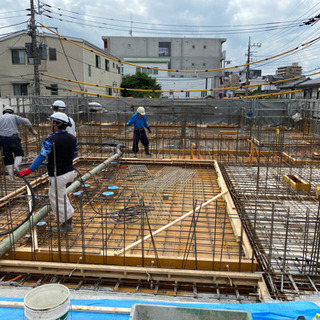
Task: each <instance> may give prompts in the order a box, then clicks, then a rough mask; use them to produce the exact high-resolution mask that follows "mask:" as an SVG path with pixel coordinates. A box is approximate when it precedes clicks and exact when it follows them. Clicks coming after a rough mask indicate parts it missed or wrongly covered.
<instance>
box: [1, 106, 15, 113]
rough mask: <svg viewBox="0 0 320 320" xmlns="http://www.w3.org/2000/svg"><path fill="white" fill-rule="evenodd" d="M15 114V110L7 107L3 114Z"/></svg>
mask: <svg viewBox="0 0 320 320" xmlns="http://www.w3.org/2000/svg"><path fill="white" fill-rule="evenodd" d="M13 112H14V110H13V108H12V107H10V106H5V107H4V108H3V113H13Z"/></svg>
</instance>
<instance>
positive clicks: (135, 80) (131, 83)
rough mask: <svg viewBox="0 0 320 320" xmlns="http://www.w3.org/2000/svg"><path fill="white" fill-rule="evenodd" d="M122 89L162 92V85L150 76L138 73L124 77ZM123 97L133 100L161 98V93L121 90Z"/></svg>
mask: <svg viewBox="0 0 320 320" xmlns="http://www.w3.org/2000/svg"><path fill="white" fill-rule="evenodd" d="M121 88H125V89H145V90H161V85H160V84H158V83H157V80H156V79H154V78H152V77H150V76H148V75H147V74H146V73H142V72H137V73H136V74H133V75H126V76H123V77H122V82H121ZM121 95H122V96H123V97H133V98H144V97H151V98H159V97H160V96H161V92H145V91H131V90H121Z"/></svg>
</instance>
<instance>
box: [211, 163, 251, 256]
mask: <svg viewBox="0 0 320 320" xmlns="http://www.w3.org/2000/svg"><path fill="white" fill-rule="evenodd" d="M214 167H215V169H216V172H217V175H218V183H219V186H220V188H221V191H222V192H224V199H225V201H226V203H227V210H228V213H229V214H230V216H229V218H230V221H231V225H232V227H233V230H234V234H235V236H236V239H237V240H238V241H240V236H241V234H242V247H243V250H244V254H245V256H246V258H247V259H250V258H251V257H252V248H251V244H250V241H249V238H248V236H247V234H246V233H245V231H244V230H243V232H242V233H241V229H242V223H241V221H240V219H239V215H238V211H237V209H236V206H235V204H234V202H233V200H232V197H231V195H230V192H229V189H228V187H227V184H226V182H225V181H224V179H223V175H222V173H221V170H220V168H219V165H218V162H217V161H215V162H214Z"/></svg>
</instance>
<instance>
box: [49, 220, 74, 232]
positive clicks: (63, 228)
mask: <svg viewBox="0 0 320 320" xmlns="http://www.w3.org/2000/svg"><path fill="white" fill-rule="evenodd" d="M72 230H73V227H72V218H70V219H68V220H67V221H66V222H63V223H62V224H61V225H60V232H61V233H67V232H71V231H72ZM52 232H58V227H53V228H52Z"/></svg>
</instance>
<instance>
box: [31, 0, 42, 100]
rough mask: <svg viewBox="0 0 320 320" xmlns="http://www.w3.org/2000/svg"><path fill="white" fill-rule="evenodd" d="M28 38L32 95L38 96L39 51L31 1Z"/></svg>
mask: <svg viewBox="0 0 320 320" xmlns="http://www.w3.org/2000/svg"><path fill="white" fill-rule="evenodd" d="M30 13H31V19H30V36H31V43H32V45H31V48H32V57H33V70H34V95H36V96H39V95H40V77H39V51H38V47H37V27H36V19H35V10H34V4H33V0H30Z"/></svg>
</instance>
